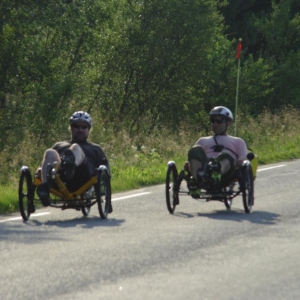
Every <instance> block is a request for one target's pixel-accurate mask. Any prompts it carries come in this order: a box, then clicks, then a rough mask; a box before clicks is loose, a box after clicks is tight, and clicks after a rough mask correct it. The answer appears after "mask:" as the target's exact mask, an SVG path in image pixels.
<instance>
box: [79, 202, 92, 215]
mask: <svg viewBox="0 0 300 300" xmlns="http://www.w3.org/2000/svg"><path fill="white" fill-rule="evenodd" d="M90 203H91V201H90V200H86V204H87V205H89V204H90ZM90 211H91V207H90V206H83V207H81V212H82V214H83V215H84V216H85V217H87V216H88V215H89V214H90Z"/></svg>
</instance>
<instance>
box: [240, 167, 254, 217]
mask: <svg viewBox="0 0 300 300" xmlns="http://www.w3.org/2000/svg"><path fill="white" fill-rule="evenodd" d="M240 184H241V190H242V196H243V204H244V209H245V213H250V212H251V209H252V206H253V204H254V181H253V174H252V169H251V165H250V164H249V165H246V166H243V167H242V169H241V182H240Z"/></svg>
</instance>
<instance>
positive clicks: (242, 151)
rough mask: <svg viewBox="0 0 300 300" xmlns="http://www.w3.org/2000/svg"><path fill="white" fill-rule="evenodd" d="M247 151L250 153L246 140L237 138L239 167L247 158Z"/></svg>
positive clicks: (237, 162)
mask: <svg viewBox="0 0 300 300" xmlns="http://www.w3.org/2000/svg"><path fill="white" fill-rule="evenodd" d="M247 153H248V150H247V145H246V143H245V141H244V140H242V139H238V140H237V154H238V159H237V161H236V165H237V167H240V166H241V165H242V163H243V161H244V160H245V159H247Z"/></svg>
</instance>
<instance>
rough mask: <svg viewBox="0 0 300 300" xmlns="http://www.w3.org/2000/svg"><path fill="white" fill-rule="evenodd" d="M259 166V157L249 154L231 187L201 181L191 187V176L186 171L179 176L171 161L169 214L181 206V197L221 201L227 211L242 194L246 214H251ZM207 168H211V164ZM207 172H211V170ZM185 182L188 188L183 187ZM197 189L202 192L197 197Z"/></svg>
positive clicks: (167, 183)
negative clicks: (195, 191)
mask: <svg viewBox="0 0 300 300" xmlns="http://www.w3.org/2000/svg"><path fill="white" fill-rule="evenodd" d="M257 165H258V158H257V156H256V155H255V154H254V153H252V152H249V153H248V155H247V159H246V160H244V161H243V163H242V166H241V167H240V168H237V169H236V176H235V177H236V178H235V179H234V180H233V181H232V182H231V183H230V184H229V185H226V186H223V187H216V186H214V185H210V184H209V182H201V181H200V182H197V186H196V187H195V186H191V185H190V182H191V174H190V173H189V172H187V171H186V170H184V169H183V170H181V171H180V173H179V174H178V170H177V166H176V163H175V162H174V161H169V162H168V167H167V175H166V202H167V208H168V210H169V212H170V213H171V214H173V212H174V210H175V208H176V206H177V205H179V195H191V196H192V197H193V198H195V199H203V200H206V201H212V200H215V201H220V202H223V203H224V204H225V206H226V208H227V209H230V208H231V205H232V199H233V198H235V197H236V196H238V195H240V194H241V195H242V198H243V205H244V210H245V212H246V213H250V211H251V209H252V206H253V205H254V180H255V177H256V171H257ZM206 167H207V168H209V164H208V165H207V166H206ZM207 171H208V172H209V170H207ZM184 181H185V182H186V188H185V187H184V185H183V182H184ZM195 188H197V189H198V190H199V191H200V193H199V194H197V195H195V194H194V193H193V191H194V189H195Z"/></svg>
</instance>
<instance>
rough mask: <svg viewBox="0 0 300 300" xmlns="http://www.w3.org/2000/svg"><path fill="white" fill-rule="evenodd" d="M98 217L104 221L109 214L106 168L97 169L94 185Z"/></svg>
mask: <svg viewBox="0 0 300 300" xmlns="http://www.w3.org/2000/svg"><path fill="white" fill-rule="evenodd" d="M95 189H96V196H97V202H98V210H99V214H100V217H101V218H102V219H106V218H107V215H108V214H109V213H110V212H111V210H112V208H111V188H110V177H109V174H108V170H107V169H106V167H103V168H101V167H100V168H99V170H98V174H97V183H96V185H95Z"/></svg>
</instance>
